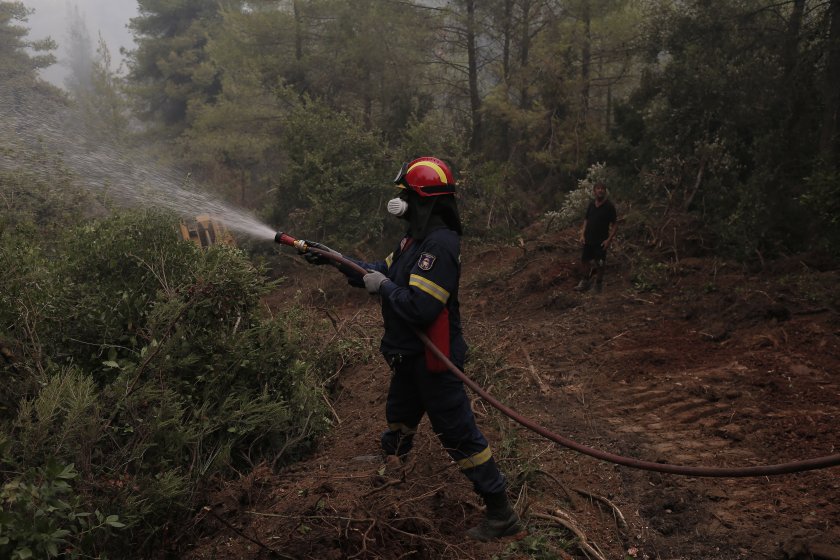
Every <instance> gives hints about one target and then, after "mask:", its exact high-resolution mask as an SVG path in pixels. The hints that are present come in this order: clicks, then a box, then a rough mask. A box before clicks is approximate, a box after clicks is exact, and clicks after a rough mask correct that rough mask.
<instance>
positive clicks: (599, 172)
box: [545, 163, 610, 228]
mask: <svg viewBox="0 0 840 560" xmlns="http://www.w3.org/2000/svg"><path fill="white" fill-rule="evenodd" d="M599 181H603V182H604V183H605V184H606V185H609V184H610V181H609V175H608V171H607V167H606V164H604V163H594V164H592V165H591V166H590V167H589V169H588V170H587V171H586V177H584V178H583V179H580V180H578V185H577V188H576V189H575V190H573V191H572V192H570V193H569V194H568V195H566V199H565V200H564V201H563V205H562V206H561V207H560V210H552V211H549V212H546V214H545V218H546V221H547V223H548V226H556V227H558V228H565V227H569V226H570V225H572V224H579V223H581V222H582V221H583V218H584V217H585V215H586V207H587V206H588V205H589V202H590V200H592V188H593V187H594V186H595V184H596V183H597V182H599Z"/></svg>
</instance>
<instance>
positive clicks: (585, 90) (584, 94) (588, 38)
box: [580, 0, 592, 127]
mask: <svg viewBox="0 0 840 560" xmlns="http://www.w3.org/2000/svg"><path fill="white" fill-rule="evenodd" d="M582 8H583V10H582V14H581V19H582V20H583V45H582V52H581V55H580V81H581V88H580V102H581V122H582V123H583V126H584V127H586V120H587V118H588V117H589V76H590V65H591V64H592V30H591V27H592V15H591V14H590V9H589V0H583V4H582Z"/></svg>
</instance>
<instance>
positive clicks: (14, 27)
mask: <svg viewBox="0 0 840 560" xmlns="http://www.w3.org/2000/svg"><path fill="white" fill-rule="evenodd" d="M31 13H32V10H30V9H28V8H27V7H26V6H25V5H24V3H23V2H0V83H2V82H5V83H6V84H8V83H26V82H29V83H32V82H34V81H35V79H36V77H37V75H36V72H37V70H38V69H40V68H46V67H47V66H50V65H52V64H54V63H55V56H54V55H53V54H52V52H51V51H53V50H55V48H56V44H55V42H54V41H53V40H51V39H42V40H35V41H30V40H27V39H26V36H27V34H28V33H29V29H27V28H25V27H23V26H22V25H19V24H21V23H25V22H26V21H27V19H28V18H29V15H30V14H31ZM32 53H36V54H34V55H33V54H32ZM37 53H44V54H37Z"/></svg>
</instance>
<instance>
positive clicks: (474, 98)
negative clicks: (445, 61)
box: [466, 0, 482, 152]
mask: <svg viewBox="0 0 840 560" xmlns="http://www.w3.org/2000/svg"><path fill="white" fill-rule="evenodd" d="M466 8H467V65H468V68H469V69H468V73H469V87H470V114H471V116H472V134H471V136H470V150H472V151H473V152H477V151H478V150H479V149H480V148H481V134H482V126H481V97H479V94H478V58H477V54H476V45H475V0H466Z"/></svg>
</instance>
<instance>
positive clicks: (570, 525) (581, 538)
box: [531, 509, 607, 560]
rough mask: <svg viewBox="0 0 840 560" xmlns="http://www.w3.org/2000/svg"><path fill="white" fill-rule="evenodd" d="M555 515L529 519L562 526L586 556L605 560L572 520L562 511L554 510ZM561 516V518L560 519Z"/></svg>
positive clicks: (544, 514) (543, 514)
mask: <svg viewBox="0 0 840 560" xmlns="http://www.w3.org/2000/svg"><path fill="white" fill-rule="evenodd" d="M554 513H555V514H558V515H549V514H547V513H532V514H531V517H534V518H537V519H544V520H546V521H551V522H553V523H557V524H558V525H562V526H563V527H565V528H566V529H568V530H569V531H571V532H572V533H574V535H575V536H576V537H577V538H578V546H579V547H580V548H581V550H583V551H584V552H585V553H586V554H591V555H592V556H594V557H595V558H596V560H607V559H606V558H605V557H604V555H603V554H601V553H600V552H599V551H598V550H596V549H595V548H594V547H593V546H592V545H590V544H589V543H588V542H587V540H588V539H587V537H586V534H585V533H584V532H583V531H582V530H581V529H580V528H579V527H578V526H577V525H576V524H575V523H574V521H572V518H571V516H570V515H569V514H567V513H565V512H564V511H562V510H559V509H558V510H554ZM560 516H563V517H560Z"/></svg>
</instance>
